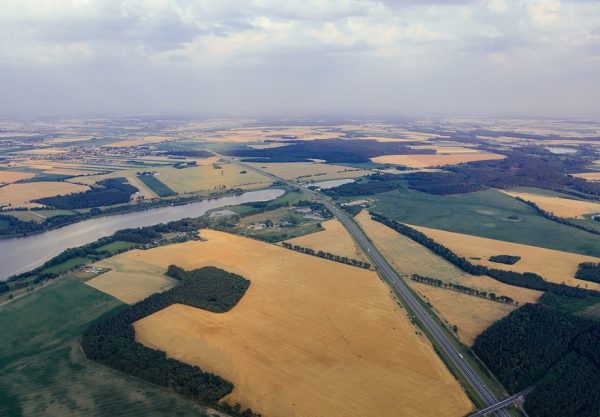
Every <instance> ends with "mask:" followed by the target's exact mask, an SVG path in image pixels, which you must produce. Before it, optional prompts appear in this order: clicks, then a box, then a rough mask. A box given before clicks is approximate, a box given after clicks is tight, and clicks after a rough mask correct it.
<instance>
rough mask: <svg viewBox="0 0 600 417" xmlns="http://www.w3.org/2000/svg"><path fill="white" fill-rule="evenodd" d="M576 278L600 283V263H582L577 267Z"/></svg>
mask: <svg viewBox="0 0 600 417" xmlns="http://www.w3.org/2000/svg"><path fill="white" fill-rule="evenodd" d="M575 278H578V279H583V280H585V281H591V282H598V283H600V263H595V262H582V263H580V264H579V266H578V267H577V272H576V273H575Z"/></svg>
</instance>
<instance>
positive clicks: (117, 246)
mask: <svg viewBox="0 0 600 417" xmlns="http://www.w3.org/2000/svg"><path fill="white" fill-rule="evenodd" d="M135 245H136V243H131V242H124V241H122V240H117V241H116V242H111V243H109V244H107V245H104V246H100V247H99V248H98V249H96V251H97V252H111V253H114V252H117V251H121V250H124V249H131V248H133V247H135Z"/></svg>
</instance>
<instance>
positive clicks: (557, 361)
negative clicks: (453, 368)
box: [473, 297, 600, 417]
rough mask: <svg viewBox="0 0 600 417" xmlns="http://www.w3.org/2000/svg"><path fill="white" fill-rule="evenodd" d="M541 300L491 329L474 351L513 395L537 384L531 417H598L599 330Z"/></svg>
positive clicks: (527, 405)
mask: <svg viewBox="0 0 600 417" xmlns="http://www.w3.org/2000/svg"><path fill="white" fill-rule="evenodd" d="M540 301H541V302H540V303H539V304H527V305H525V306H523V307H521V308H520V309H518V310H515V311H514V312H512V313H511V314H509V315H508V316H507V317H505V318H504V319H502V320H500V321H498V322H496V323H495V324H493V325H492V326H491V327H489V328H488V329H487V330H486V331H484V332H483V333H482V334H481V335H479V336H478V337H477V338H476V339H475V344H474V345H473V350H474V351H475V353H476V354H477V355H478V356H479V357H480V358H481V359H482V360H483V361H484V362H485V363H486V364H487V366H488V367H489V368H490V369H491V370H492V371H493V372H494V374H495V375H496V376H497V377H498V378H499V379H500V381H501V382H502V383H503V384H504V385H505V386H506V387H507V389H508V390H509V391H510V392H518V391H520V390H522V389H524V388H526V387H528V386H531V385H533V384H537V385H536V388H535V389H534V390H533V392H531V393H530V394H529V395H528V396H527V398H526V401H525V410H526V411H527V413H528V414H529V416H530V417H575V416H577V417H597V416H598V410H599V409H600V397H599V396H598V392H600V372H599V371H600V351H599V349H598V346H600V327H599V325H598V323H597V322H594V321H591V320H589V319H584V318H581V317H578V316H574V315H570V314H566V313H563V312H560V311H558V310H556V309H555V308H553V307H552V306H550V305H547V304H546V302H545V300H544V297H542V299H541V300H540Z"/></svg>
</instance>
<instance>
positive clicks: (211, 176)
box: [68, 157, 272, 195]
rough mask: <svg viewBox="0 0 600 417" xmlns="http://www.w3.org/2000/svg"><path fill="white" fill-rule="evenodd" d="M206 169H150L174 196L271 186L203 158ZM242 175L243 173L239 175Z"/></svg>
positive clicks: (132, 173) (127, 172)
mask: <svg viewBox="0 0 600 417" xmlns="http://www.w3.org/2000/svg"><path fill="white" fill-rule="evenodd" d="M206 159H207V161H206V163H207V164H208V163H210V165H202V164H200V165H198V166H195V167H190V168H183V169H177V168H173V167H158V168H154V169H152V171H153V172H156V173H157V175H156V178H157V179H158V180H160V181H161V182H163V183H164V184H165V185H167V186H168V187H169V188H171V189H172V190H173V191H175V192H177V193H187V192H206V191H214V190H216V189H223V188H227V189H228V188H243V189H253V188H262V187H267V186H269V185H271V183H272V182H271V180H270V179H269V178H267V177H265V176H264V175H261V174H259V173H257V172H254V171H251V170H244V169H243V168H241V167H239V166H238V165H235V164H218V168H215V166H214V165H213V163H214V162H216V160H217V159H218V158H216V157H215V159H210V158H206ZM138 171H139V169H124V170H120V171H114V172H111V173H109V174H100V175H90V176H82V177H75V178H71V179H69V180H68V181H69V182H73V183H82V184H89V185H91V184H94V183H96V182H98V181H101V180H104V179H107V178H117V177H127V178H132V177H133V178H135V177H136V173H137V172H138ZM242 171H246V172H245V173H242ZM148 195H149V194H148Z"/></svg>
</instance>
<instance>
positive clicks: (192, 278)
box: [81, 265, 254, 417]
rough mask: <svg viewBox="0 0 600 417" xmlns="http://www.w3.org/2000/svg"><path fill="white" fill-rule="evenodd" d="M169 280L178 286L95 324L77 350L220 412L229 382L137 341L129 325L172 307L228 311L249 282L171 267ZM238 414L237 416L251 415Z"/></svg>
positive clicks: (224, 274) (222, 274)
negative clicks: (172, 279)
mask: <svg viewBox="0 0 600 417" xmlns="http://www.w3.org/2000/svg"><path fill="white" fill-rule="evenodd" d="M167 275H169V276H171V277H172V278H174V279H176V280H178V281H179V283H178V285H177V286H175V287H173V288H171V289H170V290H167V291H165V292H162V293H156V294H153V295H151V296H149V297H148V298H146V299H144V300H142V301H140V302H138V303H135V304H133V305H131V306H128V307H126V308H125V309H123V310H121V311H119V312H118V313H116V314H115V315H113V316H111V317H108V318H106V319H104V320H100V321H97V322H95V323H94V324H92V325H91V326H90V327H89V328H88V329H87V330H86V331H85V332H84V333H83V335H82V339H81V346H82V348H83V351H84V353H85V355H86V356H87V358H88V359H91V360H94V361H96V362H98V363H101V364H102V365H105V366H109V367H111V368H114V369H116V370H118V371H120V372H124V373H127V374H129V375H132V376H134V377H136V378H140V379H144V380H146V381H148V382H150V383H153V384H156V385H160V386H163V387H166V388H168V389H171V390H173V391H175V392H176V393H178V394H180V395H183V396H185V397H188V398H191V399H192V400H194V401H197V402H199V403H201V404H205V405H210V406H213V407H217V408H219V404H218V401H219V400H220V399H221V398H223V397H224V396H225V395H227V394H229V393H231V391H232V390H233V384H232V383H231V382H229V381H226V380H225V379H223V378H221V377H219V376H218V375H215V374H212V373H209V372H205V371H203V370H202V369H201V368H199V367H198V366H193V365H189V364H186V363H183V362H180V361H178V360H176V359H172V358H168V357H167V355H166V354H165V352H163V351H160V350H156V349H151V348H148V347H146V346H144V345H143V344H141V343H138V342H136V341H135V330H134V327H133V323H135V322H136V321H138V320H140V319H142V318H144V317H147V316H149V315H151V314H153V313H156V312H157V311H160V310H162V309H164V308H166V307H168V306H170V305H172V304H175V303H179V304H185V305H189V306H192V307H196V308H201V309H204V310H208V311H212V312H215V313H222V312H226V311H229V310H230V309H231V308H233V307H234V306H235V305H236V304H237V303H238V302H239V300H240V299H241V298H242V297H243V295H244V294H245V292H246V290H247V289H248V287H249V286H250V281H248V280H246V279H245V278H243V277H241V276H239V275H236V274H232V273H230V272H227V271H223V270H222V269H219V268H214V267H205V268H200V269H195V270H193V271H185V270H183V269H182V268H179V267H177V266H174V265H171V266H169V268H168V270H167ZM231 408H232V409H234V408H233V407H231ZM239 411H240V412H239V413H238V415H240V416H244V417H246V416H253V415H254V414H253V413H252V412H251V411H249V410H245V411H241V410H239Z"/></svg>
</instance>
